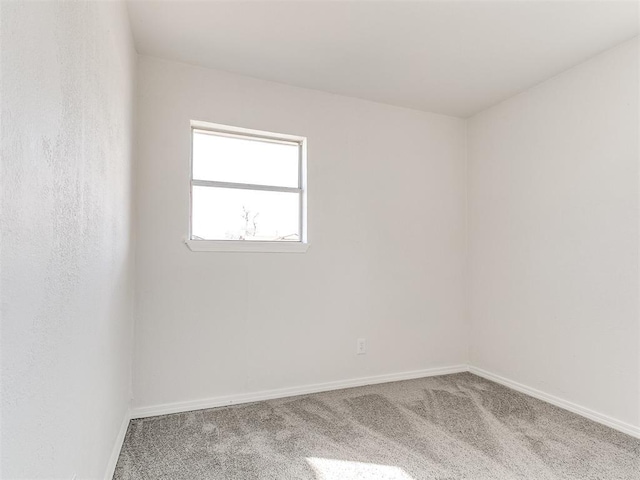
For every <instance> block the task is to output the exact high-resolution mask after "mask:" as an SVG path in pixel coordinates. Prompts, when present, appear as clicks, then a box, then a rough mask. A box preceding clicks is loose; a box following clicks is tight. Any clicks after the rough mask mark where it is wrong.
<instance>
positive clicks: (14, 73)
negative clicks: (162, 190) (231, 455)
mask: <svg viewBox="0 0 640 480" xmlns="http://www.w3.org/2000/svg"><path fill="white" fill-rule="evenodd" d="M1 18H2V20H1V32H2V37H1V40H2V49H1V50H2V56H1V60H2V64H1V75H2V79H1V89H2V104H1V105H2V108H1V111H2V129H1V131H2V167H1V175H2V176H1V182H0V190H1V196H2V214H1V216H0V231H1V233H2V236H1V248H2V252H1V256H0V260H1V267H0V280H1V283H0V285H1V294H2V310H1V313H2V320H1V342H2V343H1V349H2V426H1V430H2V466H1V474H0V476H1V477H2V478H6V479H9V478H11V479H14V478H28V479H37V478H47V479H54V478H56V479H57V478H60V479H66V480H68V479H70V478H71V477H72V476H73V475H74V474H77V476H78V477H77V478H78V479H81V478H82V479H85V478H102V477H103V475H104V474H105V468H106V466H107V462H108V459H109V455H110V453H111V451H112V449H113V446H114V442H115V439H116V435H117V433H118V431H119V429H120V426H121V424H122V422H123V418H124V416H125V412H126V410H127V408H128V402H129V399H130V397H131V351H132V333H133V331H132V328H133V327H132V314H133V301H132V297H133V282H132V258H133V257H132V255H133V252H132V241H131V239H132V236H131V231H130V230H131V228H130V225H131V223H130V218H131V215H130V212H131V210H132V209H131V178H132V176H131V171H132V150H133V149H132V127H133V116H132V105H133V102H134V93H135V89H134V78H135V52H134V50H133V47H132V40H131V35H130V30H129V24H128V19H127V16H126V10H125V8H124V6H123V5H122V4H119V3H113V2H79V3H71V2H64V3H63V2H22V3H18V2H2V3H1Z"/></svg>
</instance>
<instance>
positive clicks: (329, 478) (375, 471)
mask: <svg viewBox="0 0 640 480" xmlns="http://www.w3.org/2000/svg"><path fill="white" fill-rule="evenodd" d="M307 462H308V463H309V465H311V468H313V470H314V471H315V474H316V476H317V478H318V480H364V479H371V480H374V479H375V480H414V478H413V477H412V476H411V475H409V474H407V473H406V472H405V471H404V470H403V469H402V468H400V467H394V466H390V465H378V464H376V463H364V462H353V461H348V460H334V459H331V458H315V457H310V458H307Z"/></svg>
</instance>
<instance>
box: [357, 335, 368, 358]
mask: <svg viewBox="0 0 640 480" xmlns="http://www.w3.org/2000/svg"><path fill="white" fill-rule="evenodd" d="M365 353H367V341H366V340H365V339H364V338H359V339H358V340H357V342H356V354H357V355H364V354H365Z"/></svg>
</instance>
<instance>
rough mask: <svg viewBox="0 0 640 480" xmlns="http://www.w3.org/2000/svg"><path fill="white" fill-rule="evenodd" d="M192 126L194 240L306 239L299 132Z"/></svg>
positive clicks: (288, 240)
mask: <svg viewBox="0 0 640 480" xmlns="http://www.w3.org/2000/svg"><path fill="white" fill-rule="evenodd" d="M208 125H209V124H207V125H204V124H200V123H198V124H197V125H196V126H193V125H192V129H191V141H192V176H191V235H190V239H191V240H192V241H215V242H234V241H235V242H245V241H249V242H298V243H304V242H306V238H305V236H306V235H305V231H306V225H305V221H306V215H305V213H306V212H305V205H306V199H305V193H306V192H305V184H306V179H305V158H304V155H305V141H306V139H304V138H303V137H296V136H292V135H279V134H273V133H268V132H259V131H255V130H247V129H241V128H235V127H227V126H223V125H211V126H210V127H209V126H208Z"/></svg>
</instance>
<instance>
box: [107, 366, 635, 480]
mask: <svg viewBox="0 0 640 480" xmlns="http://www.w3.org/2000/svg"><path fill="white" fill-rule="evenodd" d="M114 478H115V479H117V480H132V479H145V480H147V479H149V480H151V479H154V480H156V479H172V480H173V479H176V480H177V479H190V480H193V479H225V480H227V479H229V480H230V479H243V480H248V479H315V480H350V479H358V480H364V479H372V480H373V479H376V480H385V479H388V480H411V479H414V480H418V479H434V480H435V479H438V480H453V479H473V480H482V479H487V480H488V479H491V480H496V479H528V480H545V479H580V480H590V479H601V480H622V479H628V480H638V479H640V440H638V439H634V438H632V437H630V436H627V435H624V434H622V433H619V432H617V431H615V430H612V429H610V428H607V427H604V426H602V425H599V424H597V423H594V422H591V421H590V420H587V419H584V418H582V417H580V416H578V415H574V414H572V413H569V412H567V411H565V410H561V409H559V408H556V407H554V406H551V405H549V404H547V403H544V402H541V401H539V400H536V399H534V398H531V397H528V396H526V395H523V394H520V393H518V392H515V391H513V390H510V389H508V388H505V387H503V386H501V385H498V384H495V383H493V382H489V381H487V380H484V379H482V378H480V377H477V376H475V375H472V374H469V373H461V374H456V375H445V376H441V377H431V378H424V379H419V380H408V381H403V382H394V383H387V384H383V385H374V386H369V387H360V388H351V389H346V390H339V391H334V392H327V393H318V394H313V395H305V396H300V397H292V398H284V399H278V400H270V401H265V402H259V403H254V404H247V405H238V406H233V407H224V408H215V409H209V410H200V411H194V412H187V413H181V414H175V415H166V416H161V417H153V418H146V419H140V420H133V421H132V422H131V424H130V425H129V430H128V431H127V436H126V439H125V444H124V447H123V449H122V453H121V455H120V459H119V461H118V466H117V468H116V474H115V477H114Z"/></svg>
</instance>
